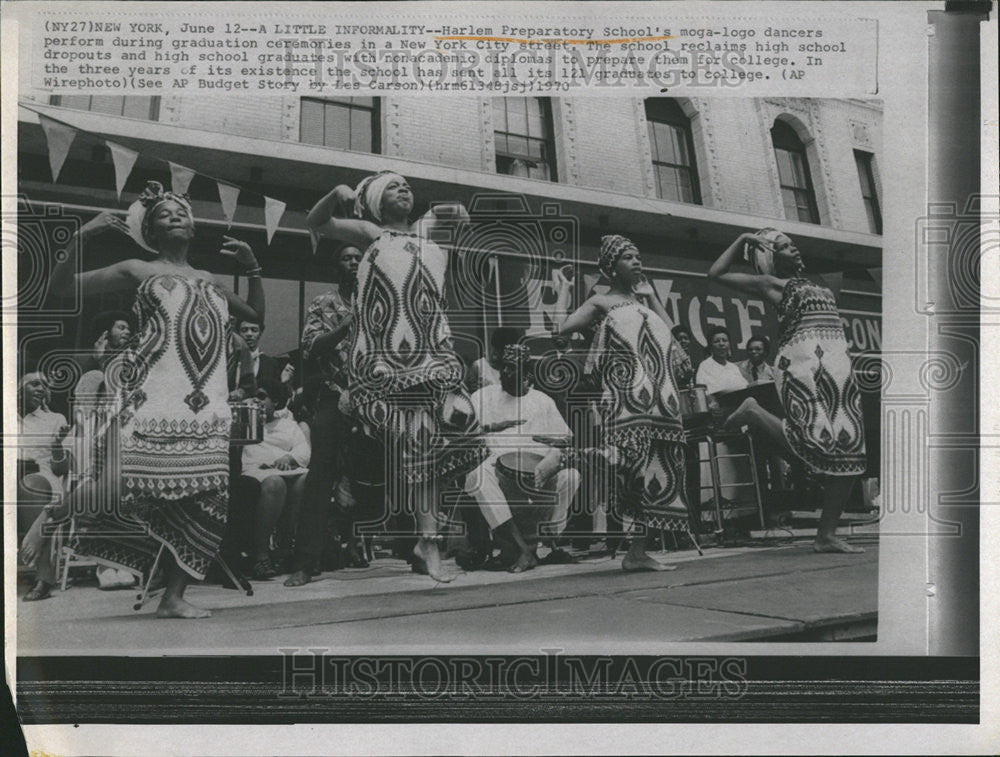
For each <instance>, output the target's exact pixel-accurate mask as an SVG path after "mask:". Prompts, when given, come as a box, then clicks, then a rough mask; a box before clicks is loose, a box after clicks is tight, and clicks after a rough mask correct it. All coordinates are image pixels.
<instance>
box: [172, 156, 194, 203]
mask: <svg viewBox="0 0 1000 757" xmlns="http://www.w3.org/2000/svg"><path fill="white" fill-rule="evenodd" d="M167 162H168V163H170V161H169V160H168V161H167ZM193 178H194V171H192V170H191V169H190V168H185V167H184V166H179V165H177V164H176V163H170V188H171V189H172V190H173V191H174V193H175V194H179V195H185V194H187V191H188V187H189V186H191V179H193Z"/></svg>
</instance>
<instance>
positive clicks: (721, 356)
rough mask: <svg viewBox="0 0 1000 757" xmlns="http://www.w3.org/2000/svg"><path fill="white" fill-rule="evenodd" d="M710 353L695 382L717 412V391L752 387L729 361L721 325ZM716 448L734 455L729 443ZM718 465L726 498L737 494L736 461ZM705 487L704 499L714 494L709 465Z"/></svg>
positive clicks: (705, 452) (712, 338) (710, 335)
mask: <svg viewBox="0 0 1000 757" xmlns="http://www.w3.org/2000/svg"><path fill="white" fill-rule="evenodd" d="M708 352H709V355H708V357H707V358H705V359H704V360H702V361H701V365H699V366H698V374H697V376H696V377H695V383H696V384H704V385H705V391H707V392H708V394H709V406H710V407H711V408H712V409H713V411H715V412H718V407H719V405H718V402H717V401H716V399H715V398H713V397H712V396H711V395H713V394H715V393H716V392H735V391H739V390H740V389H746V388H747V387H748V386H749V384H748V383H747V380H746V378H744V376H743V373H742V372H741V371H740V367H739V366H738V365H737V364H736V363H733V362H730V360H729V356H730V354H731V352H732V350H731V349H730V342H729V332H728V331H726V330H725V329H724V328H722V327H721V326H716V327H714V328H712V329H710V330H709V332H708ZM716 449H717V450H718V454H719V455H730V454H732V453H733V450H732V449H731V448H730V445H729V444H728V443H727V442H720V443H719V444H718V445H717V447H716ZM700 455H701V457H702V458H705V457H707V455H708V445H706V444H702V445H701V447H700ZM716 464H717V465H718V469H719V481H720V483H721V485H722V486H723V489H722V494H723V496H724V497H725V496H726V495H728V494H732V493H733V492H734V489H732V488H730V487H729V486H727V485H728V484H732V483H734V482H736V481H737V480H738V471H737V469H736V465H735V464H734V461H733V459H732V458H728V457H720V459H719V460H717V461H716ZM701 485H702V493H703V497H709V496H710V495H711V491H712V490H711V489H710V488H708V487H710V486H711V485H712V471H711V468H710V467H709V464H708V463H707V462H704V463H702V466H701ZM736 491H738V490H736ZM717 526H718V528H721V527H722V524H721V523H719V524H717Z"/></svg>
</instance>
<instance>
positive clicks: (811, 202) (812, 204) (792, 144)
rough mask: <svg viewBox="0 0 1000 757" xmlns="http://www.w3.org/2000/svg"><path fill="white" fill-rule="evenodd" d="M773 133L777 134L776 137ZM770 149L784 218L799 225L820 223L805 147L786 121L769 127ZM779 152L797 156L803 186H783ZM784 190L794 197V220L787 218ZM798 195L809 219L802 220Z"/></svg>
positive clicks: (776, 122)
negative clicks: (801, 196)
mask: <svg viewBox="0 0 1000 757" xmlns="http://www.w3.org/2000/svg"><path fill="white" fill-rule="evenodd" d="M775 132H778V135H777V137H776V136H775ZM771 148H772V150H773V152H774V162H775V166H776V168H777V169H778V187H779V189H780V190H781V205H782V208H784V210H785V217H786V218H787V219H788V220H790V221H799V222H801V223H814V224H817V225H818V224H820V223H822V221H821V218H820V214H819V203H818V202H817V201H816V185H815V184H813V180H812V171H811V170H810V167H809V155H808V154H807V151H806V145H805V143H804V142H803V141H802V139H801V138H800V137H799V135H798V134H796V132H795V129H794V128H793V127H792V126H791V124H789V123H787V122H786V121H782V120H781V119H780V118H778V119H775V121H774V125H773V126H772V127H771ZM779 151H780V152H784V153H787V154H789V155H790V156H797V157H798V158H799V160H800V161H801V167H802V176H803V178H804V180H805V186H798V185H795V184H784V183H783V182H782V178H781V158H780V156H779ZM785 190H789V191H791V192H792V193H793V194H794V195H795V197H796V203H795V207H796V213H795V218H788V207H787V205H786V203H785ZM800 195H804V196H805V200H806V204H807V207H808V211H809V218H808V219H806V218H802V214H801V212H800V209H801V207H802V205H801V203H800V202H799V201H798V199H799V197H800Z"/></svg>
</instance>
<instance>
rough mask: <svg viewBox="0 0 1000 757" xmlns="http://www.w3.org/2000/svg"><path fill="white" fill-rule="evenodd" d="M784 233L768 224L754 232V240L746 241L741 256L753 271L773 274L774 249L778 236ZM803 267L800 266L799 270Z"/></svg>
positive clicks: (768, 274)
mask: <svg viewBox="0 0 1000 757" xmlns="http://www.w3.org/2000/svg"><path fill="white" fill-rule="evenodd" d="M783 236H785V234H784V233H783V232H780V231H778V230H777V229H775V228H772V227H770V226H768V227H766V228H763V229H761V230H760V231H758V232H757V233H756V234H754V238H755V242H747V243H746V246H745V247H744V249H743V257H744V258H745V259H746V261H747V262H748V263H749V264H750V265H751V266H753V269H754V271H756V272H757V273H759V274H764V275H767V276H775V275H776V273H775V263H774V251H775V249H776V248H777V246H778V239H779V237H783ZM804 269H805V266H804V265H803V266H801V267H800V268H799V271H800V272H801V271H802V270H804Z"/></svg>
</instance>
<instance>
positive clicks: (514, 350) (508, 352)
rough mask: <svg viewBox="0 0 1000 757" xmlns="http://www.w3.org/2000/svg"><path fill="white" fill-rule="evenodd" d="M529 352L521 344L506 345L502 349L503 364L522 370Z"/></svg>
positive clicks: (526, 362)
mask: <svg viewBox="0 0 1000 757" xmlns="http://www.w3.org/2000/svg"><path fill="white" fill-rule="evenodd" d="M529 355H530V352H529V351H528V348H527V347H526V346H524V345H523V344H508V345H507V346H506V347H504V348H503V362H504V363H505V364H506V365H513V366H515V367H518V368H523V367H524V366H525V365H527V364H528V357H529Z"/></svg>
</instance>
